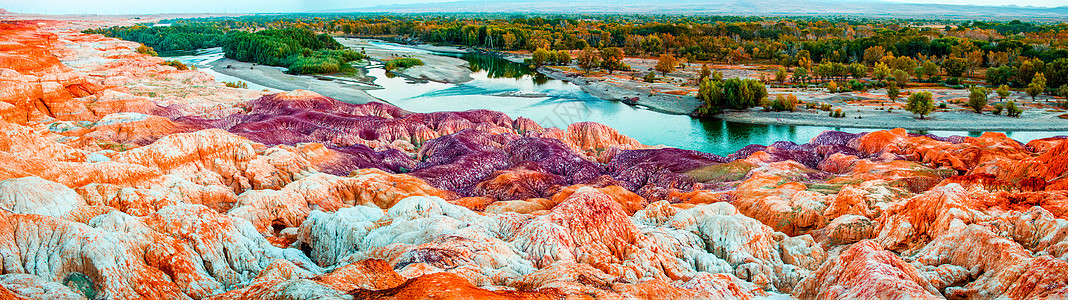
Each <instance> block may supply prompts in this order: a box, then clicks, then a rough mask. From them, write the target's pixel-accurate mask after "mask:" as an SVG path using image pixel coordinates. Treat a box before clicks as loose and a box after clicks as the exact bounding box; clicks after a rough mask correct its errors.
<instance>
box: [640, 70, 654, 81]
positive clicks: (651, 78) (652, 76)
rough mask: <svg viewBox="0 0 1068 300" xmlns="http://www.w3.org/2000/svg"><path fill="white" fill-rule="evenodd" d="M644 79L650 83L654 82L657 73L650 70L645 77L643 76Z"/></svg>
mask: <svg viewBox="0 0 1068 300" xmlns="http://www.w3.org/2000/svg"><path fill="white" fill-rule="evenodd" d="M642 80H645V82H648V83H653V81H656V73H654V72H653V71H649V73H648V74H645V77H642Z"/></svg>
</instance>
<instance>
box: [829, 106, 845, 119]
mask: <svg viewBox="0 0 1068 300" xmlns="http://www.w3.org/2000/svg"><path fill="white" fill-rule="evenodd" d="M827 115H828V116H830V117H833V118H845V112H843V111H842V109H841V108H837V109H835V110H834V111H832V112H830V113H828V114H827Z"/></svg>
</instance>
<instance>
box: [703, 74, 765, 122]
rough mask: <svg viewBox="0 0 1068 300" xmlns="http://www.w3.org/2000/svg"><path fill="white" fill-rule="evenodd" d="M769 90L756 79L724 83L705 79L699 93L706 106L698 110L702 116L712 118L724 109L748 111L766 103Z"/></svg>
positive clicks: (738, 79) (727, 80)
mask: <svg viewBox="0 0 1068 300" xmlns="http://www.w3.org/2000/svg"><path fill="white" fill-rule="evenodd" d="M767 97H768V90H767V88H766V87H764V84H763V83H761V82H760V81H758V80H756V79H751V78H747V79H740V78H731V79H726V80H723V81H714V80H709V79H705V80H704V81H702V82H701V85H700V87H699V88H698V92H697V99H699V100H701V101H703V102H704V104H703V105H702V106H701V107H700V108H698V109H697V113H698V114H699V115H702V116H710V115H714V114H718V113H720V112H722V111H723V110H724V109H747V108H750V107H754V106H757V105H759V104H760V103H762V102H764V101H766V99H767Z"/></svg>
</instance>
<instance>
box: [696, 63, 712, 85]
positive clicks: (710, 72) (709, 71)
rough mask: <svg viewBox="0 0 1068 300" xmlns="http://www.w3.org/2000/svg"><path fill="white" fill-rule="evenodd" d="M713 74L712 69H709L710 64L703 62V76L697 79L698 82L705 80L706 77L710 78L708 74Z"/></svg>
mask: <svg viewBox="0 0 1068 300" xmlns="http://www.w3.org/2000/svg"><path fill="white" fill-rule="evenodd" d="M711 75H712V70H710V69H708V65H707V64H703V65H701V77H700V78H698V79H697V82H698V83H700V82H702V81H705V78H708V76H711Z"/></svg>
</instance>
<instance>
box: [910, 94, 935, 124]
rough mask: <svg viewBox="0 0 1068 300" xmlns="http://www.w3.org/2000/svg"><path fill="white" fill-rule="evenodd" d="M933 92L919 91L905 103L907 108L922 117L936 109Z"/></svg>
mask: <svg viewBox="0 0 1068 300" xmlns="http://www.w3.org/2000/svg"><path fill="white" fill-rule="evenodd" d="M931 97H932V95H931V92H926V91H924V92H918V93H913V94H912V95H911V96H909V102H908V103H907V104H905V110H907V111H909V112H911V113H913V114H917V115H919V116H920V119H923V117H924V116H926V115H928V114H930V113H931V112H932V111H934V101H933V100H931Z"/></svg>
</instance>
